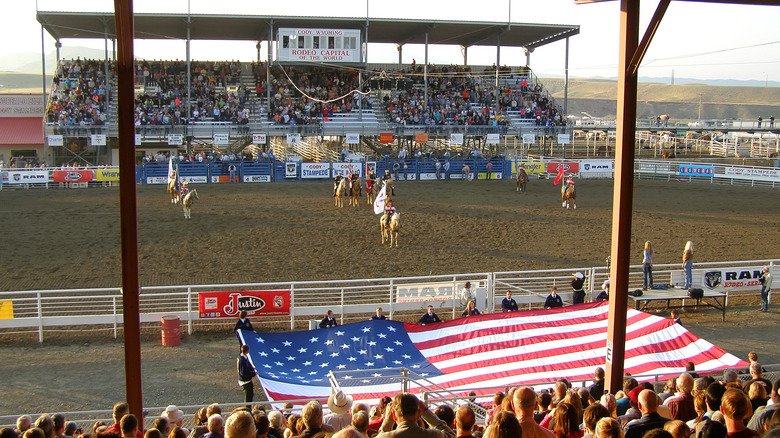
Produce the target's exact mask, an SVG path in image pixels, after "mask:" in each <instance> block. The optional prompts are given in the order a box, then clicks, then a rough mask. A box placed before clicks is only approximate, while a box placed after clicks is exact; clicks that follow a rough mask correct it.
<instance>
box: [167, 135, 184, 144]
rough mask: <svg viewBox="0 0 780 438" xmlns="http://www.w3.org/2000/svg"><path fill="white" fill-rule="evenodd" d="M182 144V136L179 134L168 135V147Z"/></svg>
mask: <svg viewBox="0 0 780 438" xmlns="http://www.w3.org/2000/svg"><path fill="white" fill-rule="evenodd" d="M182 144H184V136H183V135H181V134H168V146H181V145H182Z"/></svg>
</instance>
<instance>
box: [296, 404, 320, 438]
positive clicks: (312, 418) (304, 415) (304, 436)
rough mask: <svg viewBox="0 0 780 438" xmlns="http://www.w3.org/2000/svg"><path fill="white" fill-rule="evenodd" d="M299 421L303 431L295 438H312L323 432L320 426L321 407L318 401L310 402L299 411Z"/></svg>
mask: <svg viewBox="0 0 780 438" xmlns="http://www.w3.org/2000/svg"><path fill="white" fill-rule="evenodd" d="M301 420H302V421H303V425H304V427H305V429H304V430H303V432H301V434H300V435H297V438H313V437H314V436H316V435H317V434H318V433H320V432H322V431H324V429H323V427H322V426H323V425H322V405H321V404H320V402H318V401H310V402H309V403H307V404H306V406H304V407H303V410H302V411H301Z"/></svg>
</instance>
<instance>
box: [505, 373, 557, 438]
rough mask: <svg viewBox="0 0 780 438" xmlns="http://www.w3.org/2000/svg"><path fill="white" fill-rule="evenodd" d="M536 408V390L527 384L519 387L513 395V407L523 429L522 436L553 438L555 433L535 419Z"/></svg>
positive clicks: (528, 437)
mask: <svg viewBox="0 0 780 438" xmlns="http://www.w3.org/2000/svg"><path fill="white" fill-rule="evenodd" d="M535 408H536V392H534V390H533V389H531V388H529V387H527V386H524V387H522V388H518V389H517V391H515V393H514V395H513V396H512V409H514V411H515V416H516V417H517V422H518V423H520V427H521V428H522V429H523V437H522V438H553V437H554V436H555V435H553V433H552V431H550V430H549V429H547V428H546V427H542V426H540V425H538V424H536V421H534V409H535Z"/></svg>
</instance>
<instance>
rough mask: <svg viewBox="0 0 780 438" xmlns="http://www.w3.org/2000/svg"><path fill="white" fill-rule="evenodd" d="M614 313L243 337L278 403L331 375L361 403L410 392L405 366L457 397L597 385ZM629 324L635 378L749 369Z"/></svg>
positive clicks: (707, 346) (546, 313)
mask: <svg viewBox="0 0 780 438" xmlns="http://www.w3.org/2000/svg"><path fill="white" fill-rule="evenodd" d="M608 311H609V306H608V304H607V303H606V302H602V303H586V304H579V305H575V306H568V307H563V308H557V309H552V310H544V309H540V310H528V311H517V312H509V313H493V314H483V315H478V316H470V317H464V318H457V319H455V320H452V321H446V322H441V323H435V324H428V325H425V326H422V325H417V324H409V323H402V322H397V321H373V320H372V321H366V322H360V323H353V324H348V325H343V326H339V327H334V328H327V329H318V330H309V331H298V332H288V333H254V332H249V331H242V332H241V334H240V335H241V338H242V340H243V342H244V343H246V344H247V345H249V346H250V359H251V361H252V363H253V364H254V365H255V367H256V368H257V371H258V373H259V380H260V383H261V384H262V386H263V389H264V390H265V393H266V396H267V397H268V400H269V401H275V400H289V399H300V398H309V399H311V398H327V396H328V395H330V393H331V386H330V382H329V380H328V372H329V371H330V370H333V371H335V372H338V373H337V374H338V376H339V381H340V383H341V384H342V385H343V386H342V389H343V390H344V391H345V392H347V393H349V394H351V395H353V396H354V397H355V399H356V400H361V399H364V400H375V399H378V398H379V397H381V396H382V395H386V394H387V395H391V394H395V393H398V392H399V391H400V390H401V385H400V383H397V382H396V383H393V382H391V381H390V380H389V377H387V376H389V375H397V374H398V371H397V370H393V369H397V368H400V367H403V368H407V369H409V370H411V371H413V372H414V373H416V374H417V375H418V376H421V377H423V378H424V379H425V380H427V381H428V383H427V384H426V385H427V386H431V385H438V386H440V387H443V388H447V389H449V390H452V391H453V392H463V391H470V390H471V389H472V388H485V387H500V386H507V385H512V386H513V385H533V384H538V383H544V382H551V381H555V380H556V379H558V378H561V377H565V378H567V379H569V380H588V379H591V378H592V376H593V370H594V369H595V367H597V366H602V367H603V366H604V362H605V359H604V358H605V354H606V339H607V317H608ZM626 327H627V328H626V360H625V371H626V372H627V373H631V374H632V375H643V374H659V375H664V374H666V375H672V374H678V373H680V372H682V371H684V370H685V364H686V363H687V362H689V361H690V362H693V363H694V364H695V365H696V370H697V371H698V372H706V371H712V370H718V369H724V368H730V367H744V366H747V362H745V361H742V360H740V359H738V358H737V357H735V356H733V355H731V354H729V353H727V352H726V351H724V350H722V349H720V348H718V347H716V346H714V345H712V344H711V343H709V342H707V341H705V340H704V339H701V338H699V337H697V336H695V335H693V334H692V333H691V332H689V331H688V330H686V329H685V328H684V327H683V326H681V325H679V324H675V323H674V322H673V321H671V320H669V319H666V318H661V317H658V316H654V315H651V314H648V313H644V312H639V311H637V310H634V309H628V316H627V320H626ZM478 393H479V392H478ZM485 393H492V391H490V392H488V391H485Z"/></svg>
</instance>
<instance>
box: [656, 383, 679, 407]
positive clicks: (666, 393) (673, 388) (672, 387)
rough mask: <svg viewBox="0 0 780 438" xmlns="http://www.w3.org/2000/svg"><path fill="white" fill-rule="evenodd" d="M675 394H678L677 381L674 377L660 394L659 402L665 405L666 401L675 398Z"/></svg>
mask: <svg viewBox="0 0 780 438" xmlns="http://www.w3.org/2000/svg"><path fill="white" fill-rule="evenodd" d="M675 392H677V379H676V378H674V377H672V378H670V379H669V380H667V381H666V384H665V385H664V390H663V392H662V393H660V394H658V400H659V401H660V402H661V403H663V402H665V401H666V399H668V398H669V397H671V396H673V395H674V393H675Z"/></svg>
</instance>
